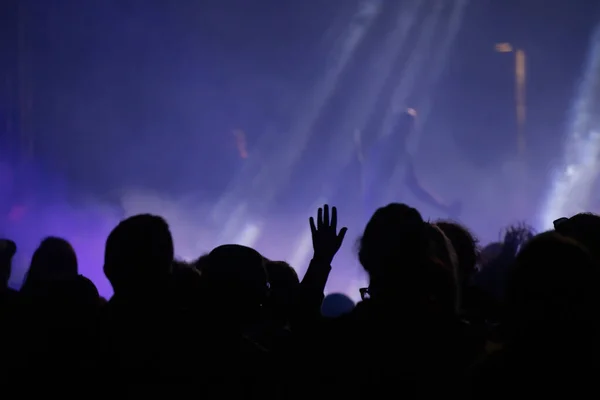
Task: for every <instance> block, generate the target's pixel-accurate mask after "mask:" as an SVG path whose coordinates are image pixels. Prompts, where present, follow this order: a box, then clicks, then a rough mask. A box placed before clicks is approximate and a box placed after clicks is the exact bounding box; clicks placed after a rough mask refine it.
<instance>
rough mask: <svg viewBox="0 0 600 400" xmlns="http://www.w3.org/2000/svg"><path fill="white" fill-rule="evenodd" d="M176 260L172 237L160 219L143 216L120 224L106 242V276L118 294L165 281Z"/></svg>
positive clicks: (167, 226)
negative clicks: (120, 291)
mask: <svg viewBox="0 0 600 400" xmlns="http://www.w3.org/2000/svg"><path fill="white" fill-rule="evenodd" d="M173 257H174V248H173V237H172V236H171V231H170V230H169V225H168V224H167V222H166V221H165V220H164V219H163V218H162V217H159V216H156V215H150V214H140V215H135V216H133V217H129V218H127V219H125V220H123V221H121V222H120V223H119V224H118V225H117V226H116V227H115V228H114V229H113V230H112V232H111V233H110V235H109V236H108V239H107V240H106V247H105V252H104V273H105V274H106V277H107V278H108V280H109V281H110V283H111V284H112V286H113V289H114V290H115V292H117V291H118V290H120V289H121V288H122V287H124V286H128V287H135V286H138V285H145V284H147V283H149V282H155V283H156V282H157V281H163V282H164V281H165V280H166V279H167V277H168V276H169V273H170V271H171V267H172V263H173Z"/></svg>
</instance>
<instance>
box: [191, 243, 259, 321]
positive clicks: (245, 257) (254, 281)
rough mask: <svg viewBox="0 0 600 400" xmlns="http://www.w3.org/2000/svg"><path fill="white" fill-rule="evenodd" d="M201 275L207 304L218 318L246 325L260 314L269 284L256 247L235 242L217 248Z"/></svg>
mask: <svg viewBox="0 0 600 400" xmlns="http://www.w3.org/2000/svg"><path fill="white" fill-rule="evenodd" d="M201 278H202V282H203V283H202V286H203V292H204V295H205V297H206V303H207V305H208V306H209V307H211V308H212V311H213V312H216V313H217V315H215V316H216V317H218V318H221V319H223V320H225V321H227V322H229V323H233V324H245V323H249V322H253V321H255V320H256V319H257V318H258V317H259V316H260V313H261V309H262V306H263V304H264V303H265V301H266V299H267V295H268V290H269V283H268V279H267V272H266V270H265V267H264V262H263V257H262V255H261V254H260V253H259V252H257V251H256V250H254V249H252V248H250V247H246V246H240V245H234V244H229V245H223V246H219V247H217V248H215V249H214V250H212V251H211V252H210V253H209V255H208V258H207V259H206V262H205V263H204V265H203V266H202V269H201ZM209 311H211V310H209Z"/></svg>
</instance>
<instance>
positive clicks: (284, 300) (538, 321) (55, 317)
mask: <svg viewBox="0 0 600 400" xmlns="http://www.w3.org/2000/svg"><path fill="white" fill-rule="evenodd" d="M343 218H344V216H340V222H343ZM338 226H339V223H338V213H337V210H336V208H335V207H331V208H330V207H329V206H328V205H325V206H323V207H322V208H319V209H318V212H317V215H316V218H313V217H311V218H310V219H309V224H308V226H307V229H310V231H311V234H312V244H313V249H314V253H313V257H312V260H311V261H310V264H309V266H308V269H307V270H306V273H305V275H304V276H302V277H299V276H298V275H297V274H296V272H295V270H294V268H292V266H290V265H289V264H287V263H286V262H284V261H277V260H271V259H269V258H268V256H269V255H268V254H264V255H263V254H260V253H259V252H258V251H256V250H254V249H252V248H249V247H245V246H240V245H234V244H224V245H221V246H219V247H217V248H215V249H213V250H212V251H210V252H209V253H208V254H203V255H200V254H199V255H198V256H199V258H198V259H197V260H195V261H193V262H183V261H179V260H176V259H175V258H174V244H173V238H172V235H171V232H170V229H169V225H168V223H167V222H166V221H165V220H164V219H163V218H162V217H160V216H155V215H149V214H143V215H136V216H133V217H130V218H127V219H125V220H123V221H121V222H120V223H119V224H118V225H117V226H116V227H115V228H114V229H113V230H112V232H111V233H110V235H109V236H108V238H107V239H106V246H105V253H104V273H105V275H106V277H107V278H108V280H109V281H110V283H111V285H112V287H113V289H114V295H113V296H112V297H111V298H110V299H104V298H102V297H101V296H100V295H99V293H98V290H97V289H96V287H95V286H94V284H93V283H92V282H91V281H90V280H89V279H87V278H86V277H84V276H82V275H80V274H79V272H78V265H77V256H76V254H75V251H74V250H73V248H72V246H71V245H70V244H69V243H68V242H67V241H65V240H64V239H61V238H56V237H48V238H46V239H44V240H43V241H42V243H41V244H40V245H39V247H38V249H37V250H36V251H35V253H34V254H33V256H32V258H31V265H30V267H29V271H28V273H27V276H26V278H25V280H24V283H23V285H22V287H21V289H20V290H19V291H16V290H13V289H11V288H9V287H8V280H9V277H10V274H11V259H12V257H13V256H14V255H15V253H16V251H17V245H16V244H15V243H14V242H13V241H11V240H9V239H4V240H2V241H0V273H1V276H2V281H1V283H2V287H1V288H0V300H1V308H0V318H1V324H2V325H1V326H2V329H1V330H0V332H1V333H0V335H1V336H2V344H3V346H4V351H3V355H4V357H2V360H3V365H4V367H5V368H6V370H7V373H6V374H4V378H5V379H8V377H9V376H13V375H14V376H19V375H21V374H25V373H26V374H30V373H34V374H35V373H38V374H39V376H41V377H43V379H44V382H46V381H47V382H49V383H43V384H40V386H38V385H37V384H36V382H37V380H36V379H34V380H31V381H30V383H29V384H28V385H27V387H26V389H27V390H35V391H40V392H41V393H45V394H48V393H50V392H49V390H50V387H52V388H55V389H56V390H57V393H58V394H64V393H66V392H68V391H71V390H75V391H79V389H74V388H78V387H79V386H78V385H82V386H83V385H88V384H89V385H94V386H93V387H94V388H96V390H97V391H106V394H107V395H115V396H116V395H120V394H121V391H123V390H125V389H124V388H128V389H127V390H129V389H131V388H133V390H135V394H137V395H142V394H143V395H148V396H152V395H157V394H160V395H173V393H177V392H173V391H171V390H174V389H168V391H164V392H161V391H160V387H162V385H164V384H169V385H170V386H176V387H185V388H186V390H190V392H189V393H198V394H199V395H200V394H202V395H206V394H207V393H210V394H211V395H214V396H218V397H228V396H237V397H252V398H291V397H294V398H295V397H298V398H300V397H303V398H305V397H306V396H320V397H321V396H322V397H325V396H334V397H341V398H343V397H351V398H358V397H361V398H362V397H368V398H378V397H384V396H393V395H397V396H406V397H412V398H414V397H418V398H432V397H434V396H455V395H456V396H461V397H462V398H465V397H484V398H488V397H498V398H507V397H510V396H514V395H521V394H523V395H535V396H546V395H553V394H557V393H564V394H567V395H574V394H576V395H577V396H579V395H582V396H583V395H585V396H589V395H592V392H594V393H595V391H596V390H595V386H596V385H595V384H594V382H595V372H596V370H595V366H596V365H595V362H596V354H595V350H596V347H595V345H596V341H597V338H598V332H597V330H596V329H598V323H597V319H598V317H599V315H600V313H599V311H600V310H599V309H598V308H599V306H600V301H599V298H600V290H599V289H600V276H599V271H600V265H599V262H600V261H599V259H598V256H599V255H598V247H596V246H598V242H597V239H598V238H600V217H599V216H596V215H593V214H579V215H575V216H573V217H571V218H562V219H559V220H557V221H556V223H555V229H554V230H551V231H548V232H543V233H540V234H534V232H532V229H531V228H529V227H527V226H525V225H515V226H513V227H511V228H509V229H507V230H506V232H505V234H504V238H503V241H502V242H500V243H495V244H492V245H490V246H487V247H485V248H484V249H480V248H479V244H478V242H477V239H476V238H475V237H474V235H473V234H472V233H471V232H470V231H469V230H468V229H467V228H465V227H464V226H462V225H461V224H460V223H458V222H455V221H452V220H441V221H434V222H429V221H426V220H424V219H423V217H422V216H421V214H420V212H419V211H418V210H417V209H415V208H412V207H410V206H408V205H405V204H399V203H392V204H388V205H386V206H383V207H381V208H379V209H378V210H377V211H376V212H375V213H374V214H373V215H372V217H371V218H370V220H369V222H368V223H367V225H366V226H365V228H364V231H363V232H362V234H361V236H360V239H359V242H358V243H357V257H358V260H359V261H360V264H361V265H362V267H363V268H364V270H365V271H366V273H367V274H368V277H369V284H368V287H366V288H364V289H361V295H362V301H360V302H359V303H358V304H354V303H353V302H352V300H350V299H349V298H348V297H346V296H345V295H342V294H331V295H329V296H327V297H325V296H324V290H325V285H326V283H327V279H328V276H329V274H330V272H331V270H332V268H343V267H341V266H338V265H335V264H336V262H335V256H336V253H337V252H338V250H339V249H340V246H341V245H342V243H343V241H344V238H345V236H346V232H347V229H346V228H338ZM27 376H29V375H27ZM91 379H93V380H94V382H91V381H90V380H91ZM191 385H193V386H191ZM77 393H79V394H80V395H81V394H82V393H83V394H84V395H85V394H86V393H87V392H77Z"/></svg>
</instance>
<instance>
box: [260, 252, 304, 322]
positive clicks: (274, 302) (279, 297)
mask: <svg viewBox="0 0 600 400" xmlns="http://www.w3.org/2000/svg"><path fill="white" fill-rule="evenodd" d="M265 268H266V270H267V275H268V277H269V283H270V291H269V299H268V302H267V304H268V306H269V310H270V312H271V314H272V318H274V319H276V320H277V321H280V322H282V323H285V322H289V319H290V317H291V314H292V312H293V307H294V305H295V302H296V299H297V295H298V290H299V287H300V280H299V279H298V274H297V273H296V271H295V270H294V268H292V267H291V266H290V265H289V264H288V263H286V262H285V261H270V260H265Z"/></svg>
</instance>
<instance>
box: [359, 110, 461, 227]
mask: <svg viewBox="0 0 600 400" xmlns="http://www.w3.org/2000/svg"><path fill="white" fill-rule="evenodd" d="M416 116H417V113H416V111H415V110H414V109H411V108H409V109H407V110H406V111H405V112H402V113H401V114H400V115H399V116H398V117H397V119H396V121H395V123H394V126H393V129H392V131H391V133H390V134H389V135H386V136H384V137H378V138H375V143H374V144H373V145H372V146H370V149H369V152H368V154H367V155H365V156H364V157H363V159H362V164H363V170H364V172H363V173H364V183H363V185H364V186H363V191H364V193H363V195H364V197H365V206H366V211H367V214H368V215H369V216H370V215H371V213H373V212H374V211H375V210H376V209H377V208H378V207H381V206H383V205H385V204H386V203H388V202H390V201H395V199H394V198H393V197H394V195H397V193H398V192H399V191H400V190H401V189H402V187H404V188H406V189H408V190H409V191H410V192H411V193H412V194H413V195H414V196H415V197H416V198H417V199H418V200H419V201H421V202H423V203H424V204H428V205H430V206H432V207H434V208H436V209H438V210H440V211H442V212H443V213H445V214H447V215H448V217H451V218H458V216H459V214H460V211H461V208H462V206H461V203H460V202H454V203H451V204H447V203H445V202H444V201H443V200H441V199H439V198H437V197H436V196H434V195H433V194H432V193H431V192H429V191H428V190H427V189H426V188H425V187H423V185H422V184H421V182H420V181H419V178H418V177H417V174H416V172H415V168H414V163H413V159H412V155H411V154H410V152H409V149H408V139H409V137H410V136H411V134H412V133H413V131H414V129H415V125H416ZM389 197H391V199H390V198H389Z"/></svg>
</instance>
